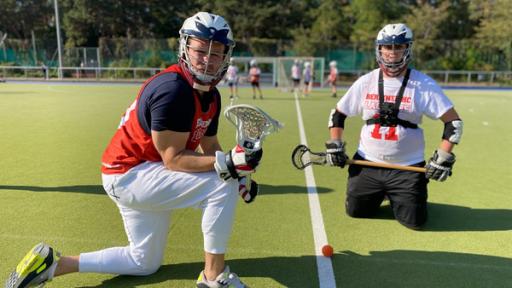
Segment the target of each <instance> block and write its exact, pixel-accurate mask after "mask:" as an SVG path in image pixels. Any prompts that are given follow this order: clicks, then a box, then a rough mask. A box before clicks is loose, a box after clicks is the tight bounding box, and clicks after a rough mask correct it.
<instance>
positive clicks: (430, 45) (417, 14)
mask: <svg viewBox="0 0 512 288" xmlns="http://www.w3.org/2000/svg"><path fill="white" fill-rule="evenodd" d="M449 6H450V4H449V3H448V1H444V2H442V3H441V4H440V5H438V6H434V5H432V4H430V3H428V2H426V1H425V2H424V3H421V4H419V5H418V6H416V7H412V8H411V10H410V11H411V12H410V13H409V14H408V15H406V16H405V17H404V22H405V23H406V24H407V26H409V28H411V30H412V31H413V35H414V44H413V45H414V53H415V55H416V57H414V58H415V59H416V64H418V66H420V67H422V68H425V66H426V65H427V64H426V63H425V62H426V61H425V60H426V59H436V55H442V52H440V51H439V50H440V49H443V47H442V43H443V41H440V39H441V40H444V39H442V37H443V35H442V34H441V23H443V22H444V21H445V20H446V19H447V18H448V16H449V13H448V8H449ZM428 68H430V67H428Z"/></svg>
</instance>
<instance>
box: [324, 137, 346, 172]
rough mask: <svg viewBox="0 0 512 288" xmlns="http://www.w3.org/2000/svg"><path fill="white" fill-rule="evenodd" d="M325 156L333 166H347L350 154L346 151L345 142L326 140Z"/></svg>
mask: <svg viewBox="0 0 512 288" xmlns="http://www.w3.org/2000/svg"><path fill="white" fill-rule="evenodd" d="M325 149H326V150H325V158H326V160H327V163H328V164H329V165H331V166H339V167H341V168H343V167H345V164H347V160H348V156H347V154H346V153H345V142H341V141H340V140H329V141H327V142H325Z"/></svg>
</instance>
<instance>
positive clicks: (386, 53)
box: [326, 24, 462, 229]
mask: <svg viewBox="0 0 512 288" xmlns="http://www.w3.org/2000/svg"><path fill="white" fill-rule="evenodd" d="M412 44H413V34H412V31H411V30H410V29H409V28H408V27H407V26H406V25H404V24H389V25H386V26H385V27H384V28H382V30H380V32H379V33H378V35H377V40H376V44H375V54H376V58H377V62H378V64H379V67H380V68H379V69H375V70H373V71H371V72H370V73H368V74H366V75H363V76H362V77H360V78H359V79H358V80H357V81H356V82H355V83H354V84H353V85H352V87H350V89H349V90H348V91H347V93H346V94H345V95H344V96H343V97H342V98H341V100H340V101H339V102H338V103H337V105H336V109H333V111H332V113H331V115H330V119H329V120H330V121H329V128H330V129H329V131H330V140H329V141H327V142H326V148H327V159H328V162H329V164H331V165H333V166H340V167H344V166H345V164H346V160H347V159H348V157H347V155H346V154H345V143H344V142H343V141H342V139H343V131H344V129H345V126H344V121H345V118H346V117H351V116H355V115H358V114H362V118H363V120H364V121H365V122H366V124H365V125H364V126H363V128H362V130H361V136H360V141H359V147H358V149H357V153H356V154H355V156H354V159H366V160H369V161H374V162H381V163H391V164H398V165H412V166H424V165H425V162H424V148H425V141H424V136H423V130H422V129H421V128H420V127H419V126H418V125H419V124H421V120H422V116H423V115H426V116H428V117H430V118H433V119H441V120H442V121H443V122H444V132H443V134H442V140H441V143H440V145H439V148H438V149H437V150H436V151H434V155H433V156H432V158H430V160H429V161H428V164H427V165H426V168H427V172H426V174H423V173H417V172H409V171H399V170H392V169H384V168H373V167H363V166H356V165H351V166H350V167H349V169H348V173H349V176H348V185H347V193H346V201H345V206H346V212H347V214H348V215H350V216H352V217H371V216H372V215H374V214H375V212H376V211H377V209H378V208H379V206H380V204H381V203H382V201H383V199H384V197H385V196H387V197H388V198H389V201H390V205H391V207H392V209H393V213H394V215H395V218H396V219H397V220H398V221H399V222H400V223H401V224H403V225H405V226H406V227H409V228H412V229H418V228H420V227H421V226H422V225H423V224H424V223H425V222H426V220H427V183H428V179H434V180H438V181H444V180H446V178H447V177H448V176H450V175H451V170H452V166H453V164H454V163H455V155H454V154H453V153H452V149H453V146H454V145H455V144H458V143H459V141H460V139H461V136H462V121H461V120H460V119H459V115H458V114H457V112H456V111H455V109H454V108H453V104H452V103H451V101H450V100H449V99H448V97H447V96H446V95H445V94H444V93H443V91H442V90H441V88H440V87H439V86H438V85H437V84H436V83H435V81H434V80H433V79H432V78H430V77H428V76H426V75H425V74H423V73H421V72H419V71H417V70H414V69H408V68H407V65H408V63H409V62H410V61H411V59H412Z"/></svg>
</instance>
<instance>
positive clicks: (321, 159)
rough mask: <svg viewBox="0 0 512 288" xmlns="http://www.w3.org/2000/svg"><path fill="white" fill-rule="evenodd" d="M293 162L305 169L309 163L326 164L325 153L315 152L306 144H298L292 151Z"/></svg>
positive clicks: (296, 166)
mask: <svg viewBox="0 0 512 288" xmlns="http://www.w3.org/2000/svg"><path fill="white" fill-rule="evenodd" d="M292 163H293V166H295V168H297V169H300V170H302V169H304V168H306V167H308V166H309V165H312V164H316V165H325V163H326V159H325V153H314V152H311V150H309V148H308V147H307V146H306V145H298V146H297V147H295V149H294V150H293V153H292Z"/></svg>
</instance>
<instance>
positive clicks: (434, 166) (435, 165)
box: [425, 149, 455, 182]
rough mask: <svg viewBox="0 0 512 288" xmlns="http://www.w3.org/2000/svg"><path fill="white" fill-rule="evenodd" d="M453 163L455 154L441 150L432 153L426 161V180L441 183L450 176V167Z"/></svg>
mask: <svg viewBox="0 0 512 288" xmlns="http://www.w3.org/2000/svg"><path fill="white" fill-rule="evenodd" d="M454 163H455V154H453V153H449V152H446V151H444V150H441V149H437V150H436V151H434V155H432V158H430V160H429V161H428V163H427V165H426V166H425V168H426V169H427V171H426V172H425V176H426V177H427V178H428V179H433V180H436V181H439V182H443V181H444V180H446V179H447V178H448V176H451V175H452V167H453V164H454Z"/></svg>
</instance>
